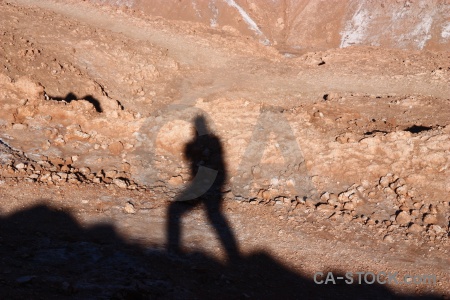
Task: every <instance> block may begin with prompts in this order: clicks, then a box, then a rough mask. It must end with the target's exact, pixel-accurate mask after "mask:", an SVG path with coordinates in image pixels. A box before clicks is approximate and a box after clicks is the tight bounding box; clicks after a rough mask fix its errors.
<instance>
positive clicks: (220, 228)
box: [205, 196, 239, 261]
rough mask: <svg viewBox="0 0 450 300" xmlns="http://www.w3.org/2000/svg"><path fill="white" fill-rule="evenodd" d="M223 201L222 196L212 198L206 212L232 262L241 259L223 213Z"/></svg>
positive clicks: (207, 203)
mask: <svg viewBox="0 0 450 300" xmlns="http://www.w3.org/2000/svg"><path fill="white" fill-rule="evenodd" d="M221 200H222V199H221V197H220V196H217V197H215V196H212V197H211V198H209V199H208V200H206V201H205V205H206V211H207V214H208V219H209V221H210V223H211V224H212V225H213V226H214V229H215V231H216V233H217V235H218V236H219V238H220V242H221V243H222V247H223V248H224V249H225V251H226V253H227V256H228V259H229V260H230V261H236V260H237V259H239V249H238V244H237V241H236V238H235V236H234V234H233V231H232V229H231V227H230V225H229V224H228V221H227V219H226V218H225V216H224V215H223V214H222V212H221V207H220V203H221Z"/></svg>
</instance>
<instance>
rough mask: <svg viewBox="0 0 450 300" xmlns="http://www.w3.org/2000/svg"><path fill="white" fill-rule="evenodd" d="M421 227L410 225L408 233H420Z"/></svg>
mask: <svg viewBox="0 0 450 300" xmlns="http://www.w3.org/2000/svg"><path fill="white" fill-rule="evenodd" d="M422 230H423V229H422V226H420V225H417V224H411V225H410V226H409V227H408V232H410V233H420V232H422Z"/></svg>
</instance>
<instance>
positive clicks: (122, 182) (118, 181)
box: [113, 178, 128, 189]
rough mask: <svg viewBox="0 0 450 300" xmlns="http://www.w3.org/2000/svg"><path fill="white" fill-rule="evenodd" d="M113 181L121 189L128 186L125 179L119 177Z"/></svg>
mask: <svg viewBox="0 0 450 300" xmlns="http://www.w3.org/2000/svg"><path fill="white" fill-rule="evenodd" d="M113 183H114V184H115V185H117V186H118V187H120V188H121V189H126V188H127V187H128V184H127V183H126V181H125V180H123V179H120V178H116V179H114V180H113Z"/></svg>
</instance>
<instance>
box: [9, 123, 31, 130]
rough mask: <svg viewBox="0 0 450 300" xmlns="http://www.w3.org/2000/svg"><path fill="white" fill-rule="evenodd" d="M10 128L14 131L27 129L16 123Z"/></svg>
mask: <svg viewBox="0 0 450 300" xmlns="http://www.w3.org/2000/svg"><path fill="white" fill-rule="evenodd" d="M12 128H13V129H15V130H24V129H27V125H25V124H20V123H16V124H14V125H13V126H12Z"/></svg>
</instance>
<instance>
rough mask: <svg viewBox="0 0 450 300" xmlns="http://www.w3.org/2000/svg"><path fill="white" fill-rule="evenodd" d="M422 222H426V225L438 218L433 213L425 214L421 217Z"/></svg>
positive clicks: (434, 222) (435, 221) (433, 222)
mask: <svg viewBox="0 0 450 300" xmlns="http://www.w3.org/2000/svg"><path fill="white" fill-rule="evenodd" d="M423 222H424V223H425V224H427V225H430V224H436V223H437V222H438V219H437V217H436V215H433V214H426V215H425V216H424V217H423Z"/></svg>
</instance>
